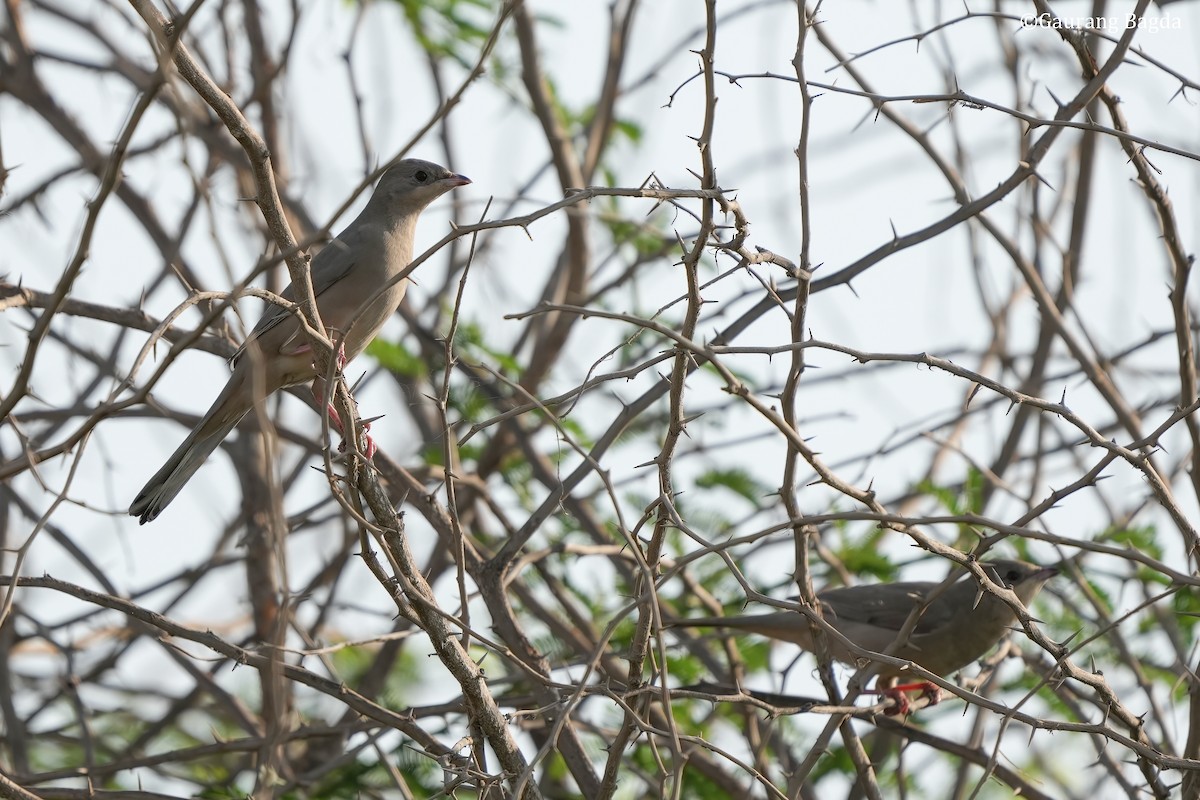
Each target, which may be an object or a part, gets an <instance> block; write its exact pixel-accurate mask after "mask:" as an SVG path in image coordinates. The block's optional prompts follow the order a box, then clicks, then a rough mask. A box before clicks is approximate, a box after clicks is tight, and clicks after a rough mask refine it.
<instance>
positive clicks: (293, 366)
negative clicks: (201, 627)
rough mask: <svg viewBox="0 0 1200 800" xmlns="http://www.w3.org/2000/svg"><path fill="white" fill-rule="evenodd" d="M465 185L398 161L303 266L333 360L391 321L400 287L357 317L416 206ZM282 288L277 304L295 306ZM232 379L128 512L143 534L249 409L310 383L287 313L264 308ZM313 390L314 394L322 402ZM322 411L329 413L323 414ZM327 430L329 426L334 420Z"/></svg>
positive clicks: (303, 347) (400, 245) (402, 245)
mask: <svg viewBox="0 0 1200 800" xmlns="http://www.w3.org/2000/svg"><path fill="white" fill-rule="evenodd" d="M470 182H471V181H470V179H468V178H465V177H463V176H462V175H456V174H455V173H453V172H450V171H449V170H448V169H446V168H445V167H441V166H438V165H437V164H433V163H430V162H429V161H420V160H418V159H415V158H409V159H405V160H403V161H399V162H397V163H396V164H394V165H392V166H391V167H389V168H388V169H387V171H386V172H384V173H383V176H382V177H381V178H380V180H379V185H378V186H377V187H375V192H374V193H373V194H372V195H371V199H370V200H369V201H367V206H366V208H364V209H363V211H362V213H361V214H359V215H358V217H357V218H356V219H355V220H354V221H353V222H351V223H350V225H349V227H347V228H346V229H345V230H344V231H342V232H341V233H339V234H338V235H337V237H336V238H334V239H333V240H332V241H330V242H329V244H327V245H326V246H325V248H324V249H323V250H321V252H320V253H318V254H317V256H316V257H315V258H314V259H313V260H312V268H311V270H312V286H313V294H315V295H316V299H317V308H318V310H319V311H320V314H321V321H322V323H323V324H324V325H325V327H326V328H327V329H328V331H329V332H330V335H331V338H333V339H334V341H336V340H337V338H338V337H339V336H341V335H343V334H344V335H345V341H344V342H343V345H342V352H340V353H339V354H338V358H339V361H342V360H343V359H344V360H347V361H348V360H350V359H352V358H354V357H355V356H356V355H358V354H359V353H361V352H362V351H363V349H364V348H366V346H367V344H369V343H370V341H371V340H372V339H373V338H375V335H376V334H377V333H379V330H380V328H382V327H383V325H384V323H385V322H387V320H388V319H389V318H390V317H391V316H392V314H394V313H395V311H396V308H397V306H399V305H400V300H401V299H402V298H403V297H404V290H405V289H406V288H407V284H408V281H407V280H403V281H400V282H399V283H397V284H396V285H395V286H393V287H391V288H390V289H388V290H387V291H385V292H383V293H381V294H379V296H378V297H376V299H375V300H374V301H373V302H372V303H371V305H370V306H368V307H367V308H366V309H362V310H360V306H362V304H363V303H365V302H366V301H367V300H368V299H370V298H371V297H372V295H374V294H375V292H376V291H377V290H378V289H380V287H382V286H383V285H384V284H386V283H387V282H388V281H389V280H390V279H391V278H393V277H395V276H396V275H398V274H399V273H400V272H401V271H402V270H403V269H404V268H405V267H407V266H408V264H409V262H410V261H412V250H413V235H414V233H415V231H416V227H417V217H418V216H419V215H420V213H421V211H422V210H424V208H425V207H426V206H428V205H429V204H430V203H432V202H433V201H434V200H436V199H437V198H438V197H440V196H442V195H443V194H445V193H446V192H448V191H450V190H451V189H453V188H455V187H457V186H464V185H466V184H468V183H470ZM294 295H295V292H294V290H293V288H292V286H290V285H289V286H288V287H287V288H286V289H284V290H283V295H282V296H283V297H284V298H285V299H287V300H291V301H293V302H294V301H295V296H294ZM231 363H232V365H233V374H232V375H230V377H229V382H228V383H226V384H225V388H224V389H222V390H221V393H220V394H219V395H217V399H216V400H214V401H213V404H212V407H211V408H209V409H208V412H207V413H206V414H205V415H204V418H203V419H202V420H200V423H199V424H198V425H196V427H195V428H194V429H193V430H192V432H191V433H190V434H188V437H187V438H186V439H184V440H183V444H181V445H180V446H179V449H177V450H176V451H175V453H174V455H172V456H171V457H170V458H169V459H167V463H166V464H164V465H163V466H162V469H160V470H159V471H158V472H157V473H155V475H154V477H153V478H151V479H150V480H149V482H147V484H146V485H145V487H143V488H142V491H140V492H139V493H138V496H137V497H136V498H135V499H134V501H133V503H132V504H131V505H130V506H129V513H130V515H131V516H134V517H138V518H139V521H140V522H141V523H142V524H143V525H144V524H145V523H147V522H149V521H150V520H152V519H154V518H155V517H157V516H158V515H159V514H160V513H161V512H162V510H163V509H164V508H166V506H167V504H168V503H170V502H171V501H172V500H173V499H174V498H175V495H177V494H179V490H180V489H182V488H183V485H184V484H185V483H187V482H188V480H189V479H190V478H191V477H192V475H193V474H194V473H195V472H196V470H197V469H199V468H200V465H201V464H203V463H204V461H205V459H207V458H208V456H209V455H210V454H211V453H212V452H213V451H214V450H216V449H217V447H218V446H219V445H220V444H221V442H222V441H224V439H225V437H226V436H228V435H229V433H230V431H232V430H233V429H234V427H235V426H237V424H238V422H239V421H241V419H242V417H244V416H245V415H246V413H247V412H248V411H249V410H250V409H251V408H252V407H253V405H254V402H255V400H256V399H260V398H263V397H266V396H267V395H269V394H271V393H272V392H274V391H276V390H277V389H282V388H284V387H287V386H295V385H297V384H300V383H307V382H309V381H320V380H321V379H320V378H319V376H318V375H317V370H316V367H315V366H314V365H313V354H312V352H311V348H310V347H309V344H308V338H307V336H306V335H305V333H304V331H303V329H302V328H301V326H300V323H299V321H298V320H297V318H296V316H295V314H294V313H292V312H289V311H287V310H285V309H284V308H283V307H281V306H278V305H272V306H271V307H270V308H268V309H267V311H266V312H265V313H264V314H263V316H262V318H261V319H259V321H258V324H256V325H255V326H254V330H253V331H251V332H250V335H249V336H248V337H247V338H246V341H245V342H244V343H243V344H242V346H241V347H240V348H239V349H238V351H237V353H235V354H234V356H233V359H232V361H231ZM320 385H321V384H319V383H315V384H314V386H313V392H314V394H317V397H318V400H319V399H320V398H321V397H322V396H323V392H322V391H319V387H320ZM331 411H332V409H331ZM331 421H332V422H333V423H334V424H335V425H337V426H339V429H340V421H339V420H338V418H337V416H336V415H332V414H331Z"/></svg>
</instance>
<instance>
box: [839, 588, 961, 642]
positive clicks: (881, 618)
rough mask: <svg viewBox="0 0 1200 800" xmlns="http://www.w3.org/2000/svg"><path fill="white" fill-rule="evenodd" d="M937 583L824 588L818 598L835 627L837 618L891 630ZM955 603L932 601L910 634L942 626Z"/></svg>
mask: <svg viewBox="0 0 1200 800" xmlns="http://www.w3.org/2000/svg"><path fill="white" fill-rule="evenodd" d="M938 585H939V584H938V583H935V582H929V581H910V582H904V583H880V584H871V585H866V586H850V587H846V588H840V589H828V590H826V591H824V592H821V593H820V595H819V597H820V599H821V602H822V604H823V605H824V607H825V609H824V610H825V615H826V619H828V620H829V623H830V624H831V625H833V626H835V627H837V626H838V623H839V621H841V622H844V623H855V624H861V625H870V626H873V627H877V628H881V629H883V630H887V631H891V632H895V631H898V630H900V628H902V627H903V626H904V621H905V620H907V619H908V615H909V614H911V613H912V610H913V608H914V607H915V606H916V605H917V604H918V603H919V602H921V600H922V599H923V598H924V597H925V596H926V595H928V594H929V593H930V592H931V591H933V590H934V588H936V587H937V586H938ZM943 597H945V595H943ZM957 606H958V604H957V603H942V602H935V603H934V604H933V605H932V606H931V607H929V608H927V609H925V613H924V614H923V615H922V616H921V619H920V621H919V622H918V623H917V627H916V630H915V631H914V633H917V634H921V633H929V632H930V631H933V630H936V629H938V628H940V627H941V626H943V625H945V624H946V623H948V622H949V621H950V620H951V619H952V618H953V617H954V614H955V613H956V612H957V611H958V610H959V609H958V607H957Z"/></svg>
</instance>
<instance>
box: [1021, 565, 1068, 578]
mask: <svg viewBox="0 0 1200 800" xmlns="http://www.w3.org/2000/svg"><path fill="white" fill-rule="evenodd" d="M1060 572H1062V570H1061V569H1060V568H1059V567H1058V566H1053V567H1042V568H1041V569H1039V570H1038V571H1037V572H1035V573H1033V574H1032V575H1030V576H1029V577H1031V578H1033V579H1034V580H1039V581H1048V580H1050V579H1051V578H1053V577H1054V576H1055V575H1057V574H1058V573H1060Z"/></svg>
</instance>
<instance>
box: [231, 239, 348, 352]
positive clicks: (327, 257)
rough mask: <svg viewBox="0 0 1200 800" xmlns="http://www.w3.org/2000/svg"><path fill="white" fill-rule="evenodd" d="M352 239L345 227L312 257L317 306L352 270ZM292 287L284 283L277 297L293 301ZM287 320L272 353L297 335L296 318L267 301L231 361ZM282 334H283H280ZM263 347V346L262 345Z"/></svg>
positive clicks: (279, 350)
mask: <svg viewBox="0 0 1200 800" xmlns="http://www.w3.org/2000/svg"><path fill="white" fill-rule="evenodd" d="M355 238H356V235H355V231H353V230H347V231H344V232H342V233H341V234H340V235H339V236H337V237H336V238H335V239H333V240H332V241H331V242H330V243H329V244H327V245H325V247H324V248H323V249H322V250H321V252H319V253H317V255H316V257H315V258H313V260H312V267H311V270H310V273H309V274H310V275H311V277H312V285H313V295H314V296H315V297H316V298H317V302H318V305H319V304H320V298H321V295H322V294H324V293H325V292H326V291H328V290H329V289H330V288H332V287H333V286H334V285H336V284H337V283H338V281H340V280H342V279H343V278H345V277H346V276H347V275H349V274H350V272H351V271H352V270H353V269H354V265H355V264H356V263H357V257H356V256H355V255H354V253H355V252H356V249H355V248H354V247H353V244H354V239H355ZM295 294H296V292H295V289H294V288H293V286H292V284H290V283H289V284H288V285H287V288H286V289H284V290H283V291H282V292H280V297H282V298H283V299H284V300H290V301H292V302H295V301H296V298H295ZM284 322H287V323H288V326H287V329H286V331H279V332H278V333H280V334H281V335H279V336H278V337H276V338H278V339H279V340H280V341H279V345H278V347H276V348H275V349H276V352H282V351H283V350H284V348H286V347H289V346H290V343H291V342H293V340H295V339H296V337H298V336H299V335H300V332H301V328H300V324H299V323H298V322H297V321H296V317H295V316H294V315H293V314H292V312H290V311H289V310H288V309H286V308H284V307H283V306H280V305H276V304H275V303H271V304H270V305H269V306H268V307H267V310H266V311H264V312H263V315H262V316H261V317H259V320H258V322H257V323H255V325H254V330H252V331H250V335H249V336H247V337H246V341H244V342H242V346H241V347H239V348H238V349H237V352H236V353H234V354H233V357H232V358H231V359H230V363H231V364H237V361H238V359H239V358H240V357H241V356H242V353H244V352H245V351H246V347H247V346H248V345H249V344H250V343H251V342H257V341H261V340H262V338H263V336H265V335H266V334H267V333H268V332H269V331H272V330H273V329H276V328H277V327H278V326H279V325H280V324H281V323H284ZM282 334H286V335H282ZM264 349H265V348H264Z"/></svg>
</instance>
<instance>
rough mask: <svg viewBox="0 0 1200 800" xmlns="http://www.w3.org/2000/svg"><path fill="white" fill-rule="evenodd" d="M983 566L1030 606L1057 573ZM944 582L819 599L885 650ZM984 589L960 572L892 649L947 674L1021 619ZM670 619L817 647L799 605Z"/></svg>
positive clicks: (834, 622) (888, 680)
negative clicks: (797, 608)
mask: <svg viewBox="0 0 1200 800" xmlns="http://www.w3.org/2000/svg"><path fill="white" fill-rule="evenodd" d="M982 566H983V567H984V568H985V569H986V571H987V572H989V573H990V574H991V576H992V578H993V580H996V579H998V582H999V583H1001V584H1003V585H1004V586H1007V587H1009V588H1011V589H1012V590H1013V592H1014V593H1015V594H1016V595H1017V597H1019V598H1021V602H1022V603H1024V604H1026V605H1028V604H1029V603H1030V602H1031V601H1032V600H1033V598H1034V597H1036V596H1037V593H1038V592H1040V591H1041V590H1042V587H1043V586H1045V584H1046V581H1048V580H1050V578H1052V577H1053V576H1054V575H1056V574H1058V570H1057V569H1056V568H1054V567H1039V566H1037V565H1036V564H1029V563H1027V562H1024V561H999V560H998V561H985V562H982ZM939 585H940V582H938V581H928V582H926V581H913V582H904V583H878V584H868V585H862V586H849V587H840V588H836V589H826V590H825V591H823V592H820V593H819V594H818V595H817V599H818V600H819V601H820V602H821V612H822V614H823V616H824V617H825V621H826V622H828V623H829V624H830V625H831V626H832V627H833V628H834V629H835V630H837V631H838V632H839V633H841V634H842V635H843V636H845V637H846V638H847V639H849V640H850V641H851V642H853V643H854V644H856V645H858V646H859V647H861V648H862V649H864V650H870V651H872V652H875V653H882V652H883V651H884V650H886V649H887V648H888V647H889V646H890V645H891V644H892V643H893V642H894V641H895V640H896V634H897V633H899V632H900V629H901V627H903V625H904V623H905V621H906V620H907V619H908V616H909V614H911V613H912V610H913V609H914V608H916V607H917V606H919V605H920V604H922V603H924V602H925V600H926V598H927V597H929V596H930V594H931V593H932V592H933V590H934V589H936V588H937V587H938V586H939ZM980 592H981V589H980V587H979V585H978V584H977V583H976V582H975V580H974V578H972V577H970V576H969V575H963V576H962V578H961V579H959V581H958V582H957V583H954V584H953V585H951V586H950V587H949V588H947V589H946V590H945V591H944V592H942V593H941V595H939V596H938V597H937V598H936V599H935V600H934V601H933V602H932V603H930V604H929V607H928V608H926V609H925V612H924V614H922V616H921V619H920V621H919V622H917V625H916V628H915V629H914V630H913V632H912V635H910V636H909V637H908V641H907V642H906V643H905V644H904V646H903V647H901V648H900V649H899V650H897V651H896V652H895V653H894V654H893V655H894V656H895V657H896V658H900V659H904V660H905V661H913V662H915V663H917V664H920V665H921V666H922V667H924V668H925V669H927V670H929V671H930V672H932V673H934V674H937V675H948V674H950V673H951V672H954V671H955V670H957V669H960V668H962V667H965V666H967V665H968V664H970V663H971V662H973V661H975V660H976V659H978V658H980V657H981V656H983V655H984V654H985V653H987V651H988V650H991V649H992V647H994V646H995V644H996V643H997V642H998V641H1000V639H1001V638H1002V637H1003V636H1004V634H1005V633H1007V632H1008V630H1009V628H1010V627H1011V626H1012V625H1013V624H1014V623H1015V622H1016V621H1017V617H1016V615H1015V614H1014V613H1013V610H1012V608H1011V607H1010V606H1009V605H1008V604H1007V603H1005V602H1004V601H1003V600H1001V599H1000V598H998V597H996V596H995V595H993V594H990V593H988V592H983V594H982V597H980V596H979V595H980ZM977 598H978V602H976V599H977ZM666 624H667V625H668V626H670V627H687V628H694V627H711V628H730V629H735V630H743V631H749V632H751V633H757V634H761V635H762V636H766V637H769V638H771V639H779V640H781V641H786V642H792V643H793V644H797V645H799V646H800V647H801V648H803V649H805V650H808V651H810V652H811V651H812V650H813V649H814V644H813V638H812V627H811V625H810V624H809V621H808V618H807V617H805V616H804V615H803V614H799V613H796V612H794V611H777V612H774V613H771V614H755V615H747V616H733V617H703V618H697V619H678V620H671V621H670V622H668V623H666ZM826 639H827V641H828V642H829V648H830V654H831V655H832V656H833V657H834V658H835V659H837V660H838V661H842V662H844V663H848V664H853V663H854V662H855V661H856V658H857V657H856V656H855V654H854V653H852V652H851V651H850V650H849V648H847V647H845V646H844V645H842V644H841V643H840V642H837V641H836V640H834V639H833V638H832V637H826ZM905 674H906V673H905V671H904V670H902V669H900V668H896V667H891V666H886V665H885V666H883V667H881V669H880V671H879V678H878V682H877V684H876V688H877V689H880V690H883V692H884V693H889V692H887V690H888V689H889V688H890V687H892V686H894V685H895V684H896V682H897V681H898V679H899V678H900V677H902V676H903V675H905Z"/></svg>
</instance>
